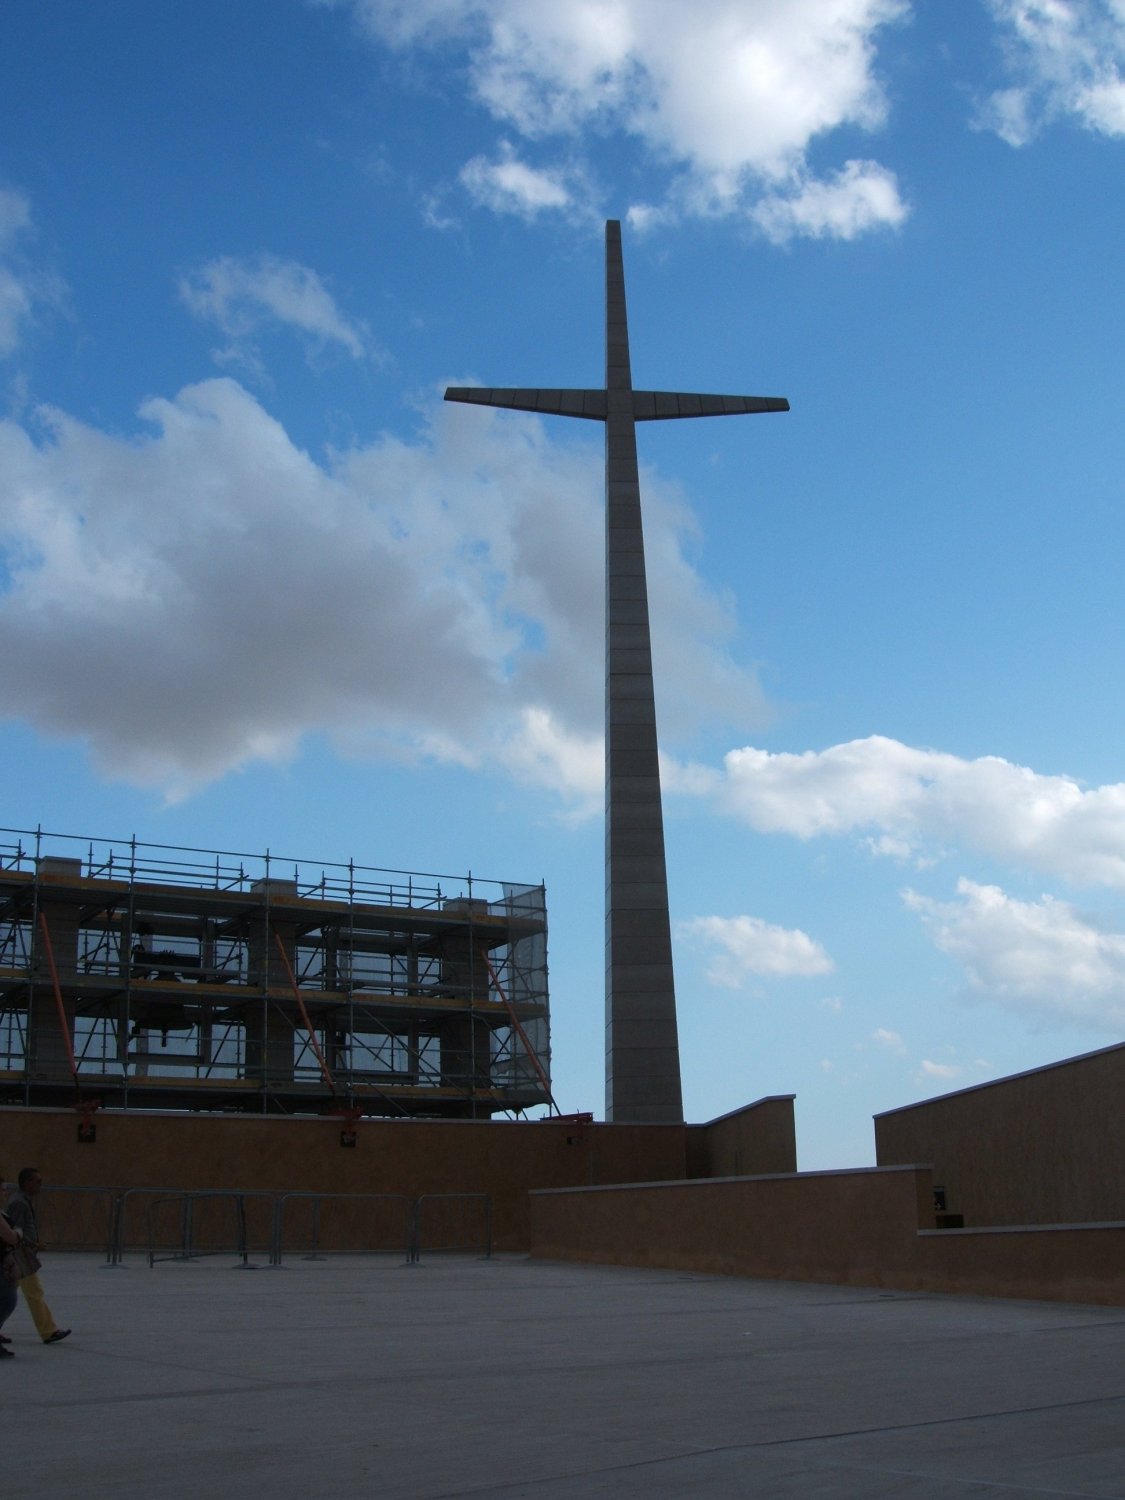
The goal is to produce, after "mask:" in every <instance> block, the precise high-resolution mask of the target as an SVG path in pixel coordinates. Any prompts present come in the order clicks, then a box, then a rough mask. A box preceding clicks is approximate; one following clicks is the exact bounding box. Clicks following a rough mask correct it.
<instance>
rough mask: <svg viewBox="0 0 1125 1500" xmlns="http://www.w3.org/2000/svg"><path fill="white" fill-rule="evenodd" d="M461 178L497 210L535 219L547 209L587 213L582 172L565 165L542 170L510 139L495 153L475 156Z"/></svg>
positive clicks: (472, 194)
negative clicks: (518, 151) (584, 208)
mask: <svg viewBox="0 0 1125 1500" xmlns="http://www.w3.org/2000/svg"><path fill="white" fill-rule="evenodd" d="M460 180H461V183H462V184H463V186H464V187H466V188H467V189H468V191H469V196H470V197H471V198H472V199H473V201H474V202H475V203H478V204H480V205H481V206H482V207H484V208H490V209H492V210H493V211H494V212H496V213H514V214H518V215H519V216H520V217H521V218H524V219H534V218H537V217H538V216H539V215H540V214H542V213H546V212H556V213H573V212H575V211H578V212H579V213H580V214H582V215H584V213H585V211H584V210H583V209H582V208H581V202H582V200H583V199H584V198H585V197H586V194H585V191H584V183H583V181H582V174H581V173H579V172H576V171H574V170H573V169H568V168H564V167H554V168H550V169H548V170H545V171H541V170H538V169H537V168H535V167H532V166H529V165H528V163H527V162H525V161H522V160H521V159H520V157H519V156H518V155H517V154H516V150H515V147H514V146H513V145H512V144H511V142H510V141H501V142H500V147H499V150H498V152H497V154H496V156H495V157H492V158H489V157H485V156H474V157H472V158H471V159H470V160H469V161H467V162H466V163H465V165H464V166H463V167H462V168H461V172H460Z"/></svg>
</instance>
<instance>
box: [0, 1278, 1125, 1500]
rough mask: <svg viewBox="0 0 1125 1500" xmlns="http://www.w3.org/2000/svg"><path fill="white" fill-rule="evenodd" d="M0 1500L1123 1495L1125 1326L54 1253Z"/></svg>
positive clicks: (27, 1352)
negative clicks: (45, 1312) (49, 1332)
mask: <svg viewBox="0 0 1125 1500" xmlns="http://www.w3.org/2000/svg"><path fill="white" fill-rule="evenodd" d="M43 1280H44V1284H45V1286H46V1288H47V1291H48V1295H49V1299H50V1302H51V1304H52V1307H53V1308H54V1311H55V1313H56V1315H57V1316H58V1318H59V1320H60V1321H61V1323H62V1324H63V1326H67V1325H71V1326H72V1327H73V1329H74V1333H73V1335H72V1337H71V1338H70V1339H69V1340H67V1341H66V1342H65V1343H62V1344H59V1345H56V1346H53V1347H50V1348H47V1347H44V1346H43V1345H41V1344H39V1343H38V1341H37V1340H36V1339H35V1336H34V1333H33V1330H32V1328H31V1323H30V1319H29V1318H28V1316H27V1312H26V1310H25V1309H24V1308H23V1307H22V1306H21V1307H20V1308H19V1309H17V1311H16V1312H15V1313H14V1314H13V1315H12V1317H11V1319H10V1320H9V1322H8V1325H7V1330H6V1331H7V1332H8V1333H9V1334H11V1335H12V1336H13V1339H14V1343H13V1345H12V1347H13V1348H14V1349H15V1350H16V1352H17V1358H16V1359H12V1360H4V1361H3V1362H2V1363H0V1409H2V1410H3V1414H4V1427H5V1441H6V1448H7V1452H8V1462H7V1463H6V1464H5V1473H4V1485H3V1490H4V1493H5V1495H6V1496H8V1497H11V1500H31V1497H34V1500H51V1497H53V1496H61V1495H71V1494H88V1495H95V1496H98V1497H99V1500H103V1497H115V1500H116V1497H127V1500H180V1497H183V1500H189V1497H190V1500H198V1497H199V1496H201V1495H205V1496H215V1497H219V1496H221V1497H226V1496H232V1497H239V1500H241V1497H245V1500H266V1497H269V1500H298V1497H301V1500H304V1497H308V1496H324V1495H341V1496H349V1497H361V1496H367V1495H371V1496H378V1497H379V1500H423V1497H424V1500H437V1497H439V1496H449V1497H453V1496H491V1495H495V1496H500V1497H505V1500H515V1497H521V1496H527V1497H534V1500H555V1497H564V1496H565V1497H568V1500H569V1497H574V1500H579V1497H582V1500H585V1497H602V1496H605V1497H609V1496H614V1497H617V1496H634V1495H635V1496H641V1495H643V1496H655V1497H663V1496H689V1495H691V1496H719V1497H725V1496H740V1497H741V1496H762V1497H798V1496H799V1497H801V1500H815V1497H822V1496H856V1497H862V1500H875V1497H879V1500H883V1497H888V1500H889V1497H894V1500H950V1497H960V1496H974V1497H980V1496H996V1497H997V1500H1020V1497H1025V1496H1026V1497H1032V1496H1037V1497H1043V1496H1055V1497H1057V1496H1099V1497H1105V1496H1118V1497H1125V1310H1121V1309H1116V1308H1096V1307H1088V1306H1075V1305H1069V1304H1055V1303H1043V1302H1014V1301H1001V1300H996V1301H994V1300H988V1299H984V1298H968V1297H939V1296H919V1295H910V1294H905V1293H893V1292H879V1291H875V1290H870V1291H865V1290H856V1289H854V1288H844V1287H831V1286H815V1285H807V1284H797V1283H791V1282H762V1281H741V1280H733V1279H725V1278H720V1277H712V1276H692V1275H683V1274H679V1273H675V1272H670V1271H642V1270H626V1269H618V1268H612V1267H589V1266H574V1265H562V1264H557V1263H551V1262H538V1261H530V1260H526V1259H523V1258H522V1257H498V1258H495V1259H493V1260H487V1261H486V1260H477V1259H472V1258H468V1257H457V1258H449V1259H446V1258H439V1257H434V1258H431V1259H429V1260H424V1261H423V1262H422V1264H421V1265H420V1266H417V1267H406V1266H404V1265H402V1264H401V1263H400V1262H397V1261H392V1260H379V1259H372V1260H363V1259H358V1258H347V1259H334V1260H319V1261H304V1260H300V1259H294V1260H292V1261H287V1262H286V1264H285V1265H284V1266H283V1267H281V1268H279V1269H270V1268H268V1267H266V1266H264V1265H263V1266H262V1267H261V1269H258V1270H254V1271H243V1270H236V1269H234V1264H233V1262H232V1260H231V1259H230V1258H229V1257H225V1258H218V1259H214V1260H204V1261H198V1262H193V1263H188V1264H183V1263H168V1264H162V1265H157V1266H156V1267H155V1268H154V1269H151V1270H150V1269H149V1268H148V1266H147V1265H146V1263H145V1261H144V1259H143V1257H141V1256H133V1257H130V1258H128V1259H127V1261H126V1265H125V1267H124V1268H123V1269H113V1270H110V1269H107V1268H105V1267H104V1266H103V1265H102V1264H101V1262H100V1261H99V1260H98V1259H96V1258H95V1257H93V1256H85V1255H62V1254H60V1255H54V1256H50V1257H49V1258H48V1259H47V1261H46V1263H45V1265H44V1270H43Z"/></svg>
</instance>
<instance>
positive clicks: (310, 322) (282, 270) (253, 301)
mask: <svg viewBox="0 0 1125 1500" xmlns="http://www.w3.org/2000/svg"><path fill="white" fill-rule="evenodd" d="M179 291H180V297H181V299H182V300H183V302H184V303H185V305H186V306H187V307H188V308H190V310H191V311H192V312H193V313H194V314H195V315H196V316H197V317H200V318H203V319H205V320H206V321H207V322H210V323H213V324H215V326H216V327H217V328H218V329H219V330H220V331H221V332H222V333H223V334H224V336H225V337H226V338H228V339H230V340H231V343H230V345H229V346H228V348H227V349H226V350H223V351H221V352H220V358H223V359H238V360H239V361H241V362H243V363H247V364H254V363H255V362H256V353H255V351H254V348H253V339H254V337H255V336H256V335H257V334H259V333H261V332H263V331H265V330H266V329H268V328H270V327H274V328H276V327H288V328H294V329H296V330H297V331H298V332H299V333H301V334H303V335H304V336H305V337H306V338H307V339H308V340H309V341H310V342H311V344H312V345H313V347H315V348H318V349H323V348H327V347H332V346H335V347H338V348H341V349H343V350H345V351H346V353H348V354H349V355H351V357H352V358H353V359H362V358H363V356H364V354H365V352H366V347H367V330H366V329H365V328H364V327H363V325H362V324H361V323H355V322H352V321H350V320H349V319H348V318H346V317H345V316H344V315H343V313H341V311H340V309H339V308H338V307H337V305H336V302H335V300H334V298H333V297H332V294H331V293H330V292H329V290H328V288H327V287H326V286H325V284H324V282H323V281H322V280H321V279H320V277H319V276H318V275H317V273H316V272H315V271H313V270H310V269H309V267H308V266H302V265H300V264H299V263H298V262H297V261H293V260H282V259H280V258H279V257H277V256H274V255H259V256H257V257H256V258H252V259H239V258H238V257H237V256H233V255H223V256H220V257H219V258H218V259H216V260H212V261H209V262H208V263H207V264H206V265H204V266H200V267H199V268H198V269H197V270H195V271H192V272H191V273H190V274H188V275H187V276H184V277H182V278H181V279H180V286H179Z"/></svg>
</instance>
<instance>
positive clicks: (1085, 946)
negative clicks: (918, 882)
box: [903, 880, 1125, 1067]
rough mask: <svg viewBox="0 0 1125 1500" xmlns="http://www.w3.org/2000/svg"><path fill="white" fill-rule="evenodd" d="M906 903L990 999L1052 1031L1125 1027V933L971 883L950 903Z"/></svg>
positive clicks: (1058, 905) (1059, 905) (915, 898)
mask: <svg viewBox="0 0 1125 1500" xmlns="http://www.w3.org/2000/svg"><path fill="white" fill-rule="evenodd" d="M903 899H904V900H905V902H906V904H907V906H908V907H909V908H910V910H912V911H914V912H916V913H917V914H918V915H919V917H921V919H922V921H923V922H924V924H925V926H926V928H927V929H928V931H929V933H930V936H931V937H932V939H933V941H934V943H935V944H936V945H937V947H938V948H939V949H940V950H941V951H942V952H943V953H947V954H949V955H950V957H951V958H955V959H956V960H957V961H958V962H959V963H960V964H961V965H963V967H964V969H965V972H966V974H967V975H968V978H969V983H970V985H971V986H972V987H973V989H975V990H977V991H980V992H981V993H983V994H985V995H987V996H988V997H989V998H990V999H993V1000H995V1001H998V1002H999V1003H1001V1004H1003V1005H1006V1006H1009V1007H1010V1008H1012V1009H1014V1010H1017V1011H1019V1012H1020V1014H1022V1015H1024V1016H1029V1015H1030V1016H1036V1017H1038V1018H1039V1019H1040V1021H1042V1022H1044V1023H1047V1024H1056V1025H1058V1024H1061V1025H1082V1026H1092V1027H1098V1028H1102V1029H1105V1030H1107V1031H1110V1032H1113V1033H1115V1034H1119V1033H1120V1032H1121V1030H1122V1028H1123V1027H1125V934H1122V933H1119V932H1107V931H1105V930H1103V929H1102V928H1101V927H1099V926H1097V925H1095V924H1094V923H1093V922H1091V921H1089V920H1088V919H1086V918H1084V917H1083V916H1082V915H1081V914H1080V913H1079V912H1078V911H1077V910H1076V909H1075V908H1074V907H1073V906H1071V905H1069V904H1068V903H1067V902H1065V901H1059V900H1056V899H1054V898H1053V897H1051V896H1043V897H1042V898H1041V899H1040V900H1039V901H1020V900H1017V899H1016V898H1015V897H1012V896H1009V895H1007V894H1006V893H1005V892H1004V891H1003V890H1001V889H1000V888H999V887H998V886H995V885H977V884H976V883H975V882H973V881H971V880H960V881H958V884H957V899H956V900H953V901H947V902H941V901H934V900H932V899H931V898H929V897H927V896H921V895H919V894H918V893H917V892H915V891H906V892H904V896H903ZM925 1066H926V1065H925V1064H923V1067H925Z"/></svg>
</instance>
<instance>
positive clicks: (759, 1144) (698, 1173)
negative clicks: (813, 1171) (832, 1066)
mask: <svg viewBox="0 0 1125 1500" xmlns="http://www.w3.org/2000/svg"><path fill="white" fill-rule="evenodd" d="M794 1098H795V1096H794V1095H793V1094H774V1095H771V1096H770V1097H769V1098H766V1099H758V1100H755V1102H754V1103H753V1104H747V1105H745V1106H744V1107H743V1108H742V1109H736V1110H732V1111H731V1113H730V1114H727V1115H720V1116H719V1118H718V1119H716V1120H711V1121H709V1122H708V1123H707V1124H706V1125H689V1126H688V1127H687V1138H686V1147H687V1175H688V1176H689V1177H756V1176H762V1175H763V1174H765V1173H769V1172H795V1171H796V1170H797V1131H796V1125H795V1122H794V1118H793V1100H794Z"/></svg>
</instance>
